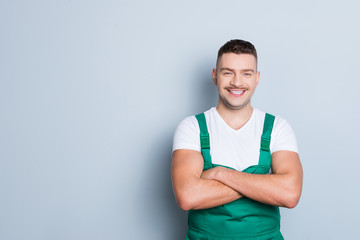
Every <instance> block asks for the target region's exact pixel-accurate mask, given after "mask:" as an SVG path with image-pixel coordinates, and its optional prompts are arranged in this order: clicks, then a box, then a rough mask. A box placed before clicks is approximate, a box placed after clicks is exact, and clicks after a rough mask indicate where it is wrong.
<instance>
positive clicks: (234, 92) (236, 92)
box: [228, 89, 245, 97]
mask: <svg viewBox="0 0 360 240" xmlns="http://www.w3.org/2000/svg"><path fill="white" fill-rule="evenodd" d="M228 91H229V92H230V93H231V95H233V96H237V97H238V96H241V95H243V93H244V92H245V90H230V89H229V90H228Z"/></svg>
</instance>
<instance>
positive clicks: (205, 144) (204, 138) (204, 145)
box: [200, 135, 210, 149]
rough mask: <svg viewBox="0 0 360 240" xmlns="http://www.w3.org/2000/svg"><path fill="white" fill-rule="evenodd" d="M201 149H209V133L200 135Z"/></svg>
mask: <svg viewBox="0 0 360 240" xmlns="http://www.w3.org/2000/svg"><path fill="white" fill-rule="evenodd" d="M200 145H201V149H210V138H209V135H200Z"/></svg>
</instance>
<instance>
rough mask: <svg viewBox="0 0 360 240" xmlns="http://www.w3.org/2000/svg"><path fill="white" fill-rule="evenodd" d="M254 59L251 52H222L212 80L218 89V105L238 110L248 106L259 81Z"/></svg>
mask: <svg viewBox="0 0 360 240" xmlns="http://www.w3.org/2000/svg"><path fill="white" fill-rule="evenodd" d="M256 67H257V66H256V59H255V57H254V56H253V55H251V54H235V53H224V54H223V55H222V56H221V58H220V59H219V62H218V66H217V69H213V81H214V84H215V85H216V86H217V88H218V91H219V106H220V107H225V108H228V109H231V110H240V109H243V108H244V107H247V106H250V100H251V97H252V95H253V94H254V91H255V88H256V86H257V84H258V82H259V76H260V72H257V70H256Z"/></svg>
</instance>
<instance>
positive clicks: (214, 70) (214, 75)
mask: <svg viewBox="0 0 360 240" xmlns="http://www.w3.org/2000/svg"><path fill="white" fill-rule="evenodd" d="M212 78H213V82H214V84H215V86H217V73H216V68H213V71H212Z"/></svg>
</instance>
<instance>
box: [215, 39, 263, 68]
mask: <svg viewBox="0 0 360 240" xmlns="http://www.w3.org/2000/svg"><path fill="white" fill-rule="evenodd" d="M224 53H236V54H250V55H253V56H254V57H255V60H256V64H257V53H256V49H255V47H254V45H252V43H250V42H247V41H244V40H240V39H233V40H230V41H228V42H227V43H225V44H224V45H223V46H222V47H221V48H220V49H219V51H218V56H217V59H216V67H217V66H218V64H219V59H220V58H221V56H222V55H223V54H224Z"/></svg>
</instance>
